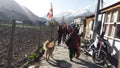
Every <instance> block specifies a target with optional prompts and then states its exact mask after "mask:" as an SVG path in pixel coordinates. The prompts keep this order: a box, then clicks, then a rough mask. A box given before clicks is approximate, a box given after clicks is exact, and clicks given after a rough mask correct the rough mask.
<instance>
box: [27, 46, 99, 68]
mask: <svg viewBox="0 0 120 68" xmlns="http://www.w3.org/2000/svg"><path fill="white" fill-rule="evenodd" d="M53 57H54V58H50V60H49V61H48V62H47V61H46V59H45V57H44V56H43V57H42V58H41V62H40V63H37V64H36V65H32V66H30V67H29V68H101V67H100V66H98V65H96V64H94V63H92V60H91V58H90V57H86V56H85V55H84V54H83V53H81V56H80V57H79V58H80V59H76V58H74V59H73V62H71V61H70V60H69V57H68V49H67V47H66V45H65V44H61V45H60V46H56V47H55V50H54V53H53Z"/></svg>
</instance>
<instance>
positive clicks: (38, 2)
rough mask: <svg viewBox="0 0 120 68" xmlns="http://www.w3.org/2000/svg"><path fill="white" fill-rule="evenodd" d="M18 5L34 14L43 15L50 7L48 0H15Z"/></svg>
mask: <svg viewBox="0 0 120 68" xmlns="http://www.w3.org/2000/svg"><path fill="white" fill-rule="evenodd" d="M15 1H16V2H18V3H19V4H20V5H22V6H25V7H27V8H28V9H29V10H31V11H32V12H33V13H34V14H36V15H38V16H44V15H45V14H47V12H48V10H49V9H50V0H15Z"/></svg>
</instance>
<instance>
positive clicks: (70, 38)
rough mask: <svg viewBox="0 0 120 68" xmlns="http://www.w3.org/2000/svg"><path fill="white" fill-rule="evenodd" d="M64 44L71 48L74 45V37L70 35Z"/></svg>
mask: <svg viewBox="0 0 120 68" xmlns="http://www.w3.org/2000/svg"><path fill="white" fill-rule="evenodd" d="M65 43H66V45H67V46H68V47H71V46H72V45H73V43H74V36H73V35H72V34H71V36H70V37H69V38H68V39H67V40H66V42H65Z"/></svg>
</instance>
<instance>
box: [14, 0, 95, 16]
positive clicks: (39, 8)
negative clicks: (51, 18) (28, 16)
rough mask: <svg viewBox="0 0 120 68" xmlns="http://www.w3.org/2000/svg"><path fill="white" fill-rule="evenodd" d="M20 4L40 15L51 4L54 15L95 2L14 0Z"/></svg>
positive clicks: (47, 9)
mask: <svg viewBox="0 0 120 68" xmlns="http://www.w3.org/2000/svg"><path fill="white" fill-rule="evenodd" d="M15 1H16V2H18V3H19V4H20V5H22V6H25V7H27V8H28V9H30V10H31V11H32V12H33V13H34V14H36V15H38V16H40V17H42V16H44V15H46V14H47V12H48V11H49V9H50V3H52V4H53V9H54V15H56V14H58V13H60V12H61V11H65V10H80V9H83V8H85V7H86V6H88V5H91V4H93V3H95V2H96V0H15Z"/></svg>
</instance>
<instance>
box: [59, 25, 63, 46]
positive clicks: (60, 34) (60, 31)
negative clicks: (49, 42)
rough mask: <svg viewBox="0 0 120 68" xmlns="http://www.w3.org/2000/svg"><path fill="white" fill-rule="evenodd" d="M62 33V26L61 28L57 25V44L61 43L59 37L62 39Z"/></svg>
mask: <svg viewBox="0 0 120 68" xmlns="http://www.w3.org/2000/svg"><path fill="white" fill-rule="evenodd" d="M62 33H63V28H62V26H59V28H58V46H59V45H60V43H61V39H62V35H63V34H62Z"/></svg>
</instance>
